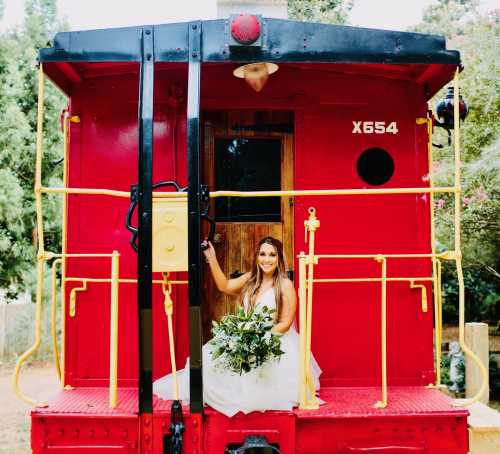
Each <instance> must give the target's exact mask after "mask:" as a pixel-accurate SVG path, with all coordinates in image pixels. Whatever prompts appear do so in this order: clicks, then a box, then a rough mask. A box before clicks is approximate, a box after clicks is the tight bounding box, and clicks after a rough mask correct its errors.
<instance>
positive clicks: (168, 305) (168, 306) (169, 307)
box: [161, 273, 179, 400]
mask: <svg viewBox="0 0 500 454" xmlns="http://www.w3.org/2000/svg"><path fill="white" fill-rule="evenodd" d="M162 274H163V283H162V286H161V288H162V291H163V295H164V297H165V299H164V302H163V306H164V309H165V314H166V315H167V324H168V345H169V347H170V366H171V368H172V388H173V393H172V395H173V398H174V400H179V383H178V380H177V364H176V361H175V342H174V327H173V323H172V315H173V313H174V303H173V301H172V297H171V294H172V283H171V282H170V280H169V278H168V274H169V273H162Z"/></svg>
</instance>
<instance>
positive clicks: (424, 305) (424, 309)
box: [386, 279, 434, 312]
mask: <svg viewBox="0 0 500 454" xmlns="http://www.w3.org/2000/svg"><path fill="white" fill-rule="evenodd" d="M387 280H388V279H386V281H387ZM433 280H434V279H433ZM410 288H419V289H420V292H421V297H422V312H427V311H428V309H429V308H428V306H427V288H426V287H425V285H423V284H415V279H411V280H410Z"/></svg>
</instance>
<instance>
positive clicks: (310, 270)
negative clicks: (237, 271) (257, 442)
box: [304, 207, 320, 409]
mask: <svg viewBox="0 0 500 454" xmlns="http://www.w3.org/2000/svg"><path fill="white" fill-rule="evenodd" d="M308 212H309V219H308V220H307V221H304V228H305V235H306V239H307V236H308V235H307V234H308V233H309V239H308V243H309V254H308V255H307V258H306V263H307V287H306V295H307V296H306V301H307V303H306V326H305V329H306V330H305V342H306V346H305V358H304V363H305V364H304V365H305V378H306V384H307V388H306V390H308V391H309V396H308V399H307V403H306V407H307V408H308V409H316V408H319V403H318V400H317V399H316V396H315V390H314V381H313V378H312V375H311V339H312V305H313V285H314V265H315V264H317V259H316V258H315V256H314V234H315V232H316V230H317V229H318V228H319V226H320V222H319V220H318V219H317V218H316V209H314V208H313V207H311V208H309V210H308Z"/></svg>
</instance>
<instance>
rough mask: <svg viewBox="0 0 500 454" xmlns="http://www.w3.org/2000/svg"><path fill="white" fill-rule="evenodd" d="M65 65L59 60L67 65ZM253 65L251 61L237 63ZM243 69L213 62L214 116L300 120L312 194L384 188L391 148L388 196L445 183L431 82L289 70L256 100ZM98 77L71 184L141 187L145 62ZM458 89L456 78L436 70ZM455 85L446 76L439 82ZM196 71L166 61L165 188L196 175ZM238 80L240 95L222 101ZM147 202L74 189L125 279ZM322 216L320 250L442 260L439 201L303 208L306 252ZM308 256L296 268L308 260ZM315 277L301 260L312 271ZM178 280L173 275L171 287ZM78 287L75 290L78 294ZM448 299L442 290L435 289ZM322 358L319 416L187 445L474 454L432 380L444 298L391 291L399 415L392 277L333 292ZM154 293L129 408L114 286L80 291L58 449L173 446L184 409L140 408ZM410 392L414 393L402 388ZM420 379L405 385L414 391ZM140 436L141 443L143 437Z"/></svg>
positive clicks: (81, 271) (161, 134)
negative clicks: (135, 217)
mask: <svg viewBox="0 0 500 454" xmlns="http://www.w3.org/2000/svg"><path fill="white" fill-rule="evenodd" d="M49 65H50V64H49ZM235 66H236V65H234V67H235ZM234 67H233V65H218V64H213V65H207V66H204V68H203V72H202V90H201V92H202V108H203V110H213V109H252V110H290V111H293V112H294V117H295V125H294V130H295V132H294V147H295V156H294V161H295V169H294V178H295V182H294V184H295V188H296V189H312V188H321V189H329V188H366V187H370V186H369V185H367V184H366V183H364V182H363V181H362V180H361V179H360V177H359V176H358V175H357V171H356V161H357V158H358V157H359V155H360V154H361V153H362V152H363V151H364V150H366V149H367V148H371V147H379V148H383V149H385V150H386V151H387V152H389V153H390V154H391V156H392V158H393V160H394V165H395V171H394V175H393V177H392V179H391V180H389V181H388V182H387V183H386V184H384V185H383V186H382V187H387V188H390V187H427V186H428V180H427V178H426V176H427V173H428V162H427V145H426V142H427V137H426V127H425V125H417V124H416V122H415V119H416V118H417V117H422V116H425V114H426V98H425V94H424V90H423V87H422V86H421V85H419V84H417V83H416V82H413V81H412V80H411V79H415V78H417V77H418V74H421V73H423V71H424V69H425V68H424V69H422V68H420V67H418V66H417V65H399V66H397V65H394V66H384V65H322V66H321V67H320V68H319V69H318V67H317V66H316V67H313V66H308V65H306V64H296V65H281V66H280V69H279V71H278V72H277V73H275V74H273V75H272V76H271V77H270V79H269V82H268V84H267V85H266V87H265V89H264V90H263V91H262V92H261V93H255V92H254V91H252V90H251V89H250V88H249V87H247V86H246V84H245V83H244V82H242V81H241V80H238V79H236V78H234V77H233V76H232V70H233V69H234ZM79 69H81V70H82V74H84V75H85V76H84V78H83V81H82V82H81V83H80V84H77V85H74V86H73V88H72V90H71V114H72V115H78V116H80V118H81V122H80V123H72V124H71V131H70V133H71V143H70V157H69V185H70V186H71V187H90V188H109V189H118V190H122V191H128V190H129V189H130V186H131V185H132V184H135V183H136V182H137V144H138V137H137V95H138V92H137V90H138V67H137V66H134V65H131V64H126V65H121V64H117V65H113V64H107V65H90V64H82V65H80V68H79ZM434 70H435V71H434V72H435V73H436V74H440V75H439V77H441V78H442V79H443V81H444V80H445V79H446V78H448V77H449V75H450V74H451V71H450V70H449V68H446V67H442V68H437V67H436V68H434ZM436 77H438V76H436ZM186 80H187V73H186V66H185V65H180V64H175V65H166V64H164V65H158V66H157V71H156V87H155V110H154V134H155V135H154V181H155V182H157V181H159V180H171V179H173V180H176V181H177V182H178V183H179V184H180V185H181V186H184V185H186V184H187V179H186V169H187V163H186V104H185V101H186ZM221 87H224V90H221ZM353 121H361V122H363V121H384V122H386V124H388V123H390V122H393V121H394V122H396V123H397V128H398V133H397V134H358V133H353V132H352V131H353ZM128 205H129V201H128V200H127V199H117V198H111V197H106V196H86V195H71V196H69V213H68V216H69V217H68V220H69V226H70V227H69V237H68V252H72V253H110V252H112V251H113V250H118V251H119V252H120V254H121V257H120V277H121V278H130V279H134V278H136V255H135V253H134V252H133V250H132V249H131V247H130V245H129V238H130V237H129V232H128V231H127V230H126V229H125V227H124V221H125V215H126V212H127V208H128ZM309 206H315V207H316V209H317V214H318V217H319V219H320V221H321V227H320V229H319V231H318V234H317V248H316V252H317V253H340V254H361V253H371V254H379V253H382V254H384V253H429V252H430V225H429V197H428V196H422V195H397V196H396V195H390V196H344V197H336V198H328V197H317V198H296V199H295V225H294V235H295V238H294V241H295V244H294V250H295V253H296V254H298V253H299V252H300V251H301V250H307V247H306V245H305V244H304V243H303V238H304V230H303V220H304V218H305V217H306V213H307V208H308V207H309ZM291 259H292V258H289V261H291ZM68 262H69V263H68V269H67V276H68V277H94V278H109V277H110V270H111V263H110V260H109V259H101V258H100V259H88V258H87V259H69V260H68ZM295 269H296V270H297V264H296V263H295ZM387 270H388V276H389V277H416V276H421V277H429V276H430V272H431V266H430V261H429V260H428V259H418V260H416V259H397V260H391V259H389V261H388V265H387ZM154 277H155V279H160V276H159V275H155V276H154ZM175 277H177V278H180V279H184V278H185V275H183V274H182V273H178V275H177V276H174V278H175ZM316 277H319V278H321V277H324V278H331V277H341V278H353V277H355V278H362V277H380V265H379V264H377V263H376V262H375V261H374V260H367V259H365V260H343V261H335V262H333V261H327V260H320V264H319V266H318V267H317V268H316ZM78 285H79V284H78V283H68V285H67V292H68V295H67V296H69V292H70V291H71V289H72V288H73V287H75V286H78ZM427 290H428V300H429V303H430V302H431V295H432V293H431V287H430V285H427ZM174 291H175V293H174V297H173V300H174V330H175V339H176V359H177V364H178V367H183V366H184V363H185V360H186V358H187V355H188V344H189V343H188V337H187V336H188V319H187V296H186V289H185V287H175V288H174ZM314 292H315V293H314V294H315V296H314V308H313V339H312V345H313V352H314V354H315V356H316V358H317V359H318V362H319V363H320V365H321V367H322V369H323V371H324V372H323V376H322V386H323V389H322V392H321V397H322V398H323V399H324V400H325V401H326V404H325V405H323V406H322V407H320V409H319V410H317V411H313V412H305V411H298V410H297V411H294V412H273V411H270V412H265V413H253V414H250V415H246V416H245V415H241V414H240V415H237V416H236V417H234V418H231V419H230V418H226V417H225V416H223V415H221V414H219V413H217V412H215V411H213V410H211V409H207V411H206V415H205V417H204V418H202V417H201V416H199V415H190V414H189V408H188V407H184V415H185V421H186V434H185V443H186V444H185V446H186V450H185V452H192V453H199V454H202V453H206V454H212V453H213V454H215V453H217V454H218V453H220V452H223V449H224V448H225V447H226V446H227V444H228V443H235V444H237V443H242V442H243V441H244V439H245V437H246V436H248V435H253V434H265V435H266V436H267V437H268V440H269V441H270V442H276V443H279V445H280V449H281V452H282V453H283V454H285V453H290V454H291V453H303V454H315V453H325V452H328V453H337V454H343V453H362V452H363V453H364V452H380V453H386V454H390V453H397V452H414V453H418V452H422V453H428V454H465V453H466V451H467V433H466V412H465V411H463V410H457V409H456V408H454V407H452V406H451V405H450V403H449V399H448V398H446V397H443V396H442V395H441V394H439V393H438V392H436V391H433V390H427V389H425V388H423V387H422V385H425V384H428V383H429V382H432V381H433V375H434V367H433V346H432V318H433V315H432V305H431V304H429V310H428V312H426V313H423V312H422V310H421V300H420V291H419V290H412V289H410V288H409V285H408V284H407V283H389V284H388V374H389V384H390V385H391V386H390V388H389V406H388V407H387V408H386V409H384V410H375V409H374V408H373V404H374V403H375V401H376V400H378V399H379V398H380V389H379V388H378V387H376V385H378V384H379V383H380V284H378V283H356V284H354V283H348V284H347V283H342V284H340V283H339V284H317V285H315V289H314ZM136 293H137V286H136V285H135V284H125V283H124V284H121V285H120V316H119V320H120V321H119V333H120V343H119V361H118V364H119V369H118V378H119V385H120V389H119V396H118V399H119V405H118V408H117V409H115V410H110V409H109V408H108V404H107V400H108V390H107V388H106V386H107V385H108V379H109V295H110V288H109V284H106V283H89V284H88V290H87V291H86V292H79V293H78V295H77V303H76V316H75V317H69V316H68V315H67V316H66V326H67V336H66V345H65V346H66V382H67V383H68V384H71V385H73V386H76V387H77V388H76V389H75V390H73V391H64V392H61V394H60V395H59V397H58V399H57V400H56V401H54V402H52V403H51V405H50V406H49V407H48V408H47V409H37V410H36V411H34V412H33V415H32V421H33V426H32V442H33V450H34V452H35V453H41V452H55V451H58V452H63V451H64V450H68V451H69V450H70V448H71V452H84V451H85V452H102V453H107V452H111V451H113V452H115V451H118V452H142V453H145V452H150V453H151V454H157V453H158V454H159V453H162V452H163V451H162V449H163V443H164V437H165V436H166V435H168V428H169V421H170V404H171V403H170V402H165V401H161V400H155V402H154V411H153V414H152V415H147V414H146V415H142V416H141V418H139V416H138V415H137V390H136V388H135V387H136V386H137V371H138V364H137V345H138V339H137V294H136ZM153 294H154V302H153V336H154V354H153V361H154V364H153V369H154V370H153V373H154V378H158V377H160V376H163V375H165V374H166V373H168V372H169V371H170V362H169V349H168V341H167V324H166V317H165V314H164V311H163V304H162V303H163V298H162V293H161V288H160V286H159V285H155V286H154V289H153ZM396 385H398V386H396ZM402 385H404V386H402ZM125 432H126V433H125Z"/></svg>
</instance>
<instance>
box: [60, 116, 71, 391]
mask: <svg viewBox="0 0 500 454" xmlns="http://www.w3.org/2000/svg"><path fill="white" fill-rule="evenodd" d="M68 122H69V114H68V112H67V111H66V112H64V122H63V159H64V161H63V187H64V188H67V187H68ZM62 208H63V213H62V214H63V219H62V229H61V230H62V232H61V233H62V241H61V243H62V244H61V247H62V253H63V254H66V252H67V234H68V231H67V223H68V194H66V193H64V194H63V207H62ZM60 369H61V371H60V372H61V386H62V387H63V388H64V386H65V370H66V257H63V258H62V264H61V366H60Z"/></svg>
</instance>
